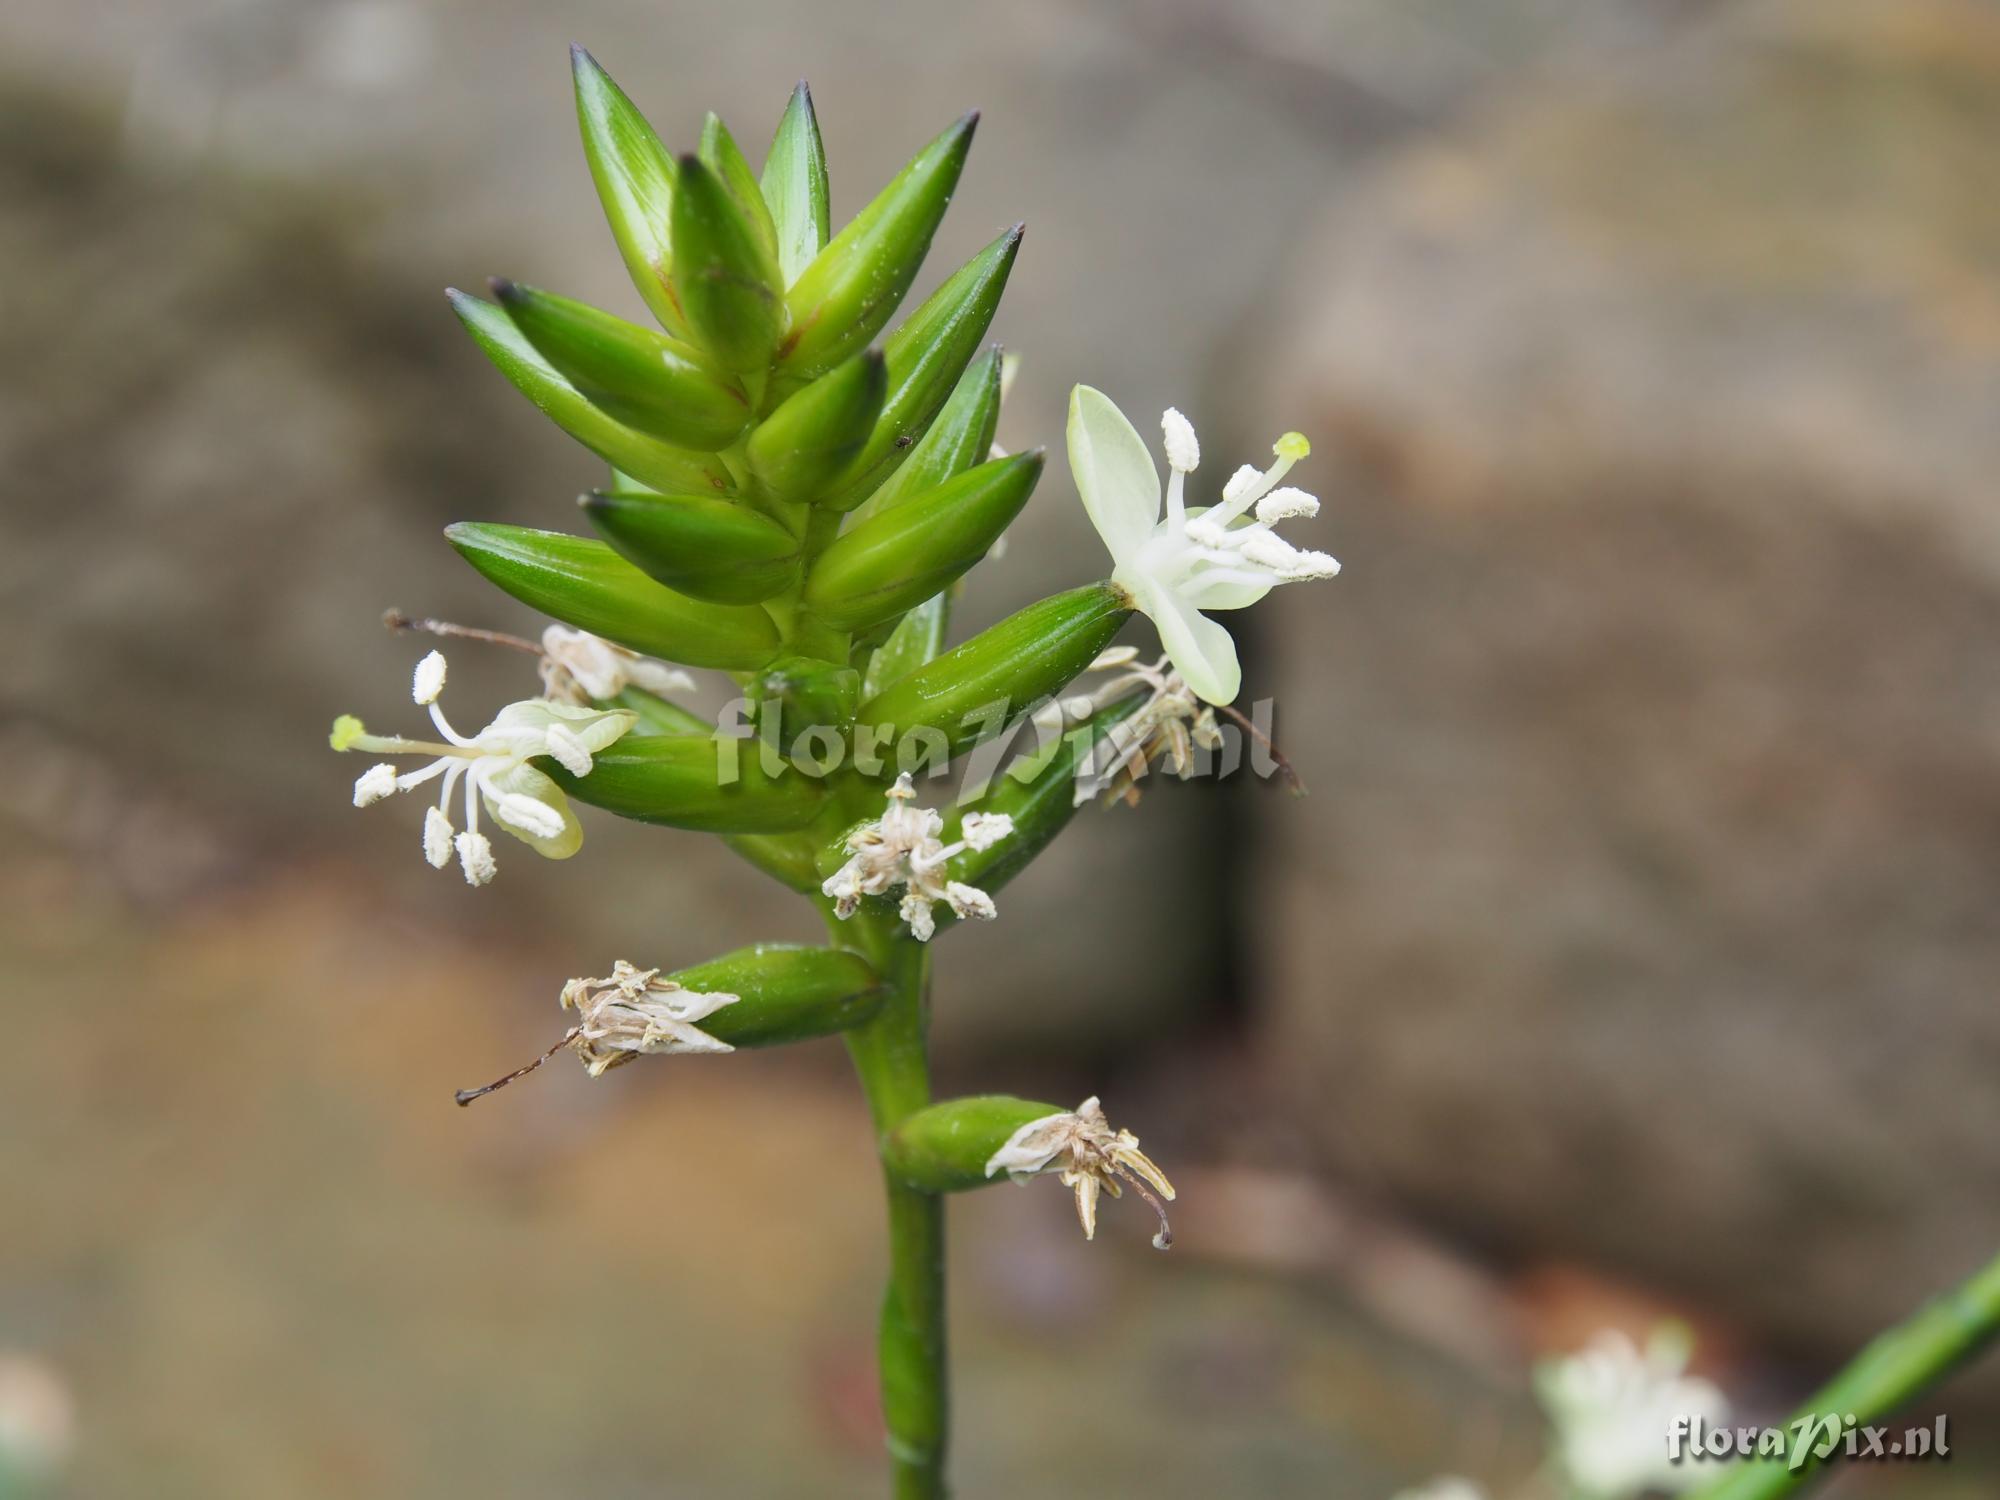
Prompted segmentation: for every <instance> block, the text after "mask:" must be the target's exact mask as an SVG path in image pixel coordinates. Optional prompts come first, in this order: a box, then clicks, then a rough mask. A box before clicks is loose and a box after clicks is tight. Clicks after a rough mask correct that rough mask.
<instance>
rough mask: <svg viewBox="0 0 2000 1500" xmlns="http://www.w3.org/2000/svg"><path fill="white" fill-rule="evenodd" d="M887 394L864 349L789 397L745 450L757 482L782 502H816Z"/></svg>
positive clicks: (882, 371)
mask: <svg viewBox="0 0 2000 1500" xmlns="http://www.w3.org/2000/svg"><path fill="white" fill-rule="evenodd" d="M888 389H889V377H888V371H887V369H886V367H885V365H884V363H883V358H882V355H881V353H880V352H879V351H877V350H874V349H865V350H863V351H862V352H861V353H860V354H857V355H856V356H855V357H854V358H853V359H850V360H849V361H848V362H847V363H846V364H844V365H841V366H839V367H838V368H837V369H834V370H830V371H828V372H827V373H826V374H824V375H822V376H820V378H819V379H817V380H815V381H814V382H813V383H812V384H811V385H809V386H807V387H806V388H805V389H804V390H801V391H797V392H795V393H794V394H793V395H791V396H790V397H788V398H787V399H786V400H785V402H784V403H783V404H782V405H781V406H779V407H778V409H777V410H776V411H774V412H772V413H771V415H770V416H768V417H766V418H765V419H764V420H763V421H762V422H760V423H758V424H757V430H756V431H755V432H753V433H751V434H750V441H749V442H748V443H746V444H745V445H744V456H745V457H746V458H747V459H748V460H749V462H750V472H751V474H752V475H754V476H755V477H756V480H757V483H758V484H759V485H761V486H762V487H763V488H764V489H765V490H766V491H767V492H768V493H770V494H772V495H775V496H777V497H778V498H779V499H781V500H792V501H801V500H803V501H811V500H817V499H819V498H820V497H821V496H822V495H823V494H824V493H825V492H826V488H827V486H828V484H829V482H830V481H831V480H832V479H833V477H834V476H835V475H836V474H838V473H840V472H841V471H842V470H843V469H845V468H847V467H848V465H850V464H851V463H853V462H854V460H855V457H856V456H857V455H858V454H859V453H860V452H861V448H862V445H863V444H864V443H866V442H867V441H868V437H869V434H870V433H872V432H873V431H874V430H875V425H876V422H877V419H878V418H879V417H880V416H881V414H882V401H883V398H884V396H886V395H887V393H888Z"/></svg>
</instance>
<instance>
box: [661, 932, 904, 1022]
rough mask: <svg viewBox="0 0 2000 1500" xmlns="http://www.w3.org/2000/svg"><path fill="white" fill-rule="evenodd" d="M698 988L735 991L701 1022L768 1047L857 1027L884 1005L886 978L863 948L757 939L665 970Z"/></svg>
mask: <svg viewBox="0 0 2000 1500" xmlns="http://www.w3.org/2000/svg"><path fill="white" fill-rule="evenodd" d="M666 977H667V978H668V979H671V980H673V981H674V982H675V983H676V984H679V985H680V986H681V987H682V988H684V989H688V990H693V991H696V992H697V993H700V994H711V995H712V994H715V993H718V992H720V993H723V994H728V995H734V996H736V1003H735V1004H734V1005H725V1006H723V1007H722V1009H720V1010H718V1011H714V1012H712V1013H711V1014H710V1015H709V1016H708V1017H706V1018H705V1019H704V1020H703V1021H702V1023H701V1029H702V1030H703V1031H706V1032H707V1033H708V1034H709V1035H710V1036H712V1037H714V1038H716V1040H718V1041H723V1042H727V1043H729V1045H730V1046H732V1047H769V1046H773V1045H776V1044H778V1043H782V1042H798V1041H804V1040H806V1039H807V1038H809V1037H816V1036H827V1035H830V1034H831V1033H833V1032H836V1031H845V1030H847V1029H848V1028H849V1027H850V1026H858V1025H860V1024H861V1023H862V1022H863V1021H866V1020H868V1019H869V1018H870V1017H872V1016H873V1015H874V1014H875V1013H876V1012H877V1011H879V1010H880V1009H881V1008H882V1001H883V998H884V995H885V993H886V992H885V990H884V989H883V986H882V981H881V979H880V977H879V976H877V974H876V973H875V970H874V969H873V968H872V967H871V966H870V965H869V963H868V960H866V959H865V958H863V957H861V955H860V954H858V953H847V952H843V951H841V950H839V949H834V948H806V947H800V946H796V945H794V944H791V943H758V944H756V945H755V946H754V947H749V948H739V949H737V950H736V952H734V953H725V954H724V955H723V956H722V957H720V958H714V959H710V960H709V961H708V962H707V963H703V964H696V965H694V966H693V967H692V968H687V969H676V970H675V971H674V972H673V973H672V974H669V975H667V976H666Z"/></svg>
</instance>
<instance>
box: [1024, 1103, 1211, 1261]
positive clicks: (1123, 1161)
mask: <svg viewBox="0 0 2000 1500" xmlns="http://www.w3.org/2000/svg"><path fill="white" fill-rule="evenodd" d="M1000 1172H1005V1173H1006V1174H1007V1175H1008V1176H1009V1177H1011V1178H1012V1179H1013V1180H1014V1181H1015V1182H1026V1181H1028V1180H1029V1179H1030V1178H1032V1177H1035V1176H1038V1175H1039V1174H1041V1173H1044V1172H1054V1173H1056V1174H1057V1178H1058V1180H1059V1181H1060V1182H1061V1183H1062V1185H1063V1186H1064V1187H1066V1188H1069V1189H1071V1190H1072V1191H1073V1192H1074V1193H1075V1194H1076V1217H1077V1222H1079V1223H1080V1224H1082V1225H1083V1237H1084V1238H1085V1239H1087V1240H1090V1239H1096V1238H1097V1195H1098V1194H1099V1193H1100V1192H1107V1193H1109V1194H1111V1196H1112V1197H1114V1198H1120V1197H1123V1196H1124V1188H1123V1186H1121V1179H1122V1181H1123V1182H1125V1183H1130V1184H1131V1186H1132V1187H1133V1188H1134V1189H1135V1190H1136V1191H1137V1192H1138V1194H1139V1196H1140V1197H1142V1198H1144V1199H1145V1200H1146V1201H1147V1202H1148V1203H1150V1204H1152V1206H1153V1211H1154V1212H1155V1213H1157V1214H1158V1215H1159V1216H1160V1228H1159V1232H1158V1233H1156V1234H1155V1235H1154V1236H1153V1246H1154V1248H1155V1249H1159V1250H1164V1249H1166V1248H1167V1246H1169V1245H1171V1244H1172V1243H1173V1242H1174V1233H1173V1230H1172V1229H1171V1228H1170V1227H1169V1226H1168V1224H1167V1210H1166V1204H1164V1203H1162V1202H1161V1201H1160V1200H1161V1199H1162V1198H1164V1199H1166V1200H1167V1202H1168V1203H1171V1202H1172V1201H1173V1197H1174V1185H1173V1184H1172V1183H1171V1182H1169V1181H1167V1174H1166V1173H1164V1172H1162V1171H1161V1170H1160V1169H1159V1168H1158V1167H1156V1166H1154V1165H1153V1163H1152V1161H1151V1160H1150V1159H1149V1158H1148V1157H1147V1156H1146V1154H1145V1152H1143V1151H1141V1150H1140V1149H1139V1138H1138V1137H1137V1136H1136V1135H1134V1134H1132V1132H1131V1131H1129V1130H1120V1131H1118V1132H1116V1133H1115V1134H1114V1133H1113V1131H1112V1129H1111V1124H1110V1122H1109V1121H1108V1120H1106V1119H1105V1118H1104V1109H1103V1106H1101V1105H1100V1104H1099V1103H1098V1102H1097V1099H1096V1097H1095V1096H1092V1097H1091V1098H1089V1099H1086V1100H1084V1101H1083V1103H1081V1104H1079V1105H1078V1106H1077V1107H1076V1109H1075V1110H1074V1111H1071V1112H1068V1113H1063V1114H1054V1115H1044V1116H1042V1118H1040V1119H1039V1120H1030V1121H1029V1122H1028V1123H1027V1124H1025V1125H1023V1126H1022V1127H1021V1128H1020V1129H1019V1130H1017V1131H1015V1132H1014V1133H1013V1134H1012V1135H1011V1136H1009V1137H1008V1138H1007V1144H1006V1145H1004V1146H1002V1147H1001V1148H1000V1149H999V1150H998V1151H996V1152H994V1153H993V1155H992V1157H991V1158H990V1159H989V1160H988V1161H987V1163H986V1175H987V1176H988V1177H992V1176H995V1175H997V1174H998V1173H1000Z"/></svg>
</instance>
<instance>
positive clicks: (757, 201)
mask: <svg viewBox="0 0 2000 1500" xmlns="http://www.w3.org/2000/svg"><path fill="white" fill-rule="evenodd" d="M695 154H696V155H697V156H699V157H700V158H701V160H702V165H703V166H705V167H707V168H708V169H709V171H711V172H713V173H714V174H715V175H716V176H717V177H718V178H719V179H721V182H722V185H723V186H724V187H726V188H728V189H729V196H730V197H731V198H734V199H735V200H736V206H737V207H738V208H740V209H742V210H743V217H744V219H745V220H746V221H747V222H748V223H749V225H750V228H751V229H752V230H753V231H754V232H755V233H756V236H757V239H758V242H759V243H761V244H762V245H763V247H764V250H765V253H766V254H768V255H769V256H770V257H771V259H772V261H773V262H774V263H775V262H776V260H777V257H778V231H777V228H776V226H775V225H774V224H773V223H772V220H771V207H770V205H769V204H768V203H766V202H765V201H764V189H763V188H762V186H761V185H759V183H758V181H757V174H756V173H755V172H754V171H752V170H751V167H750V163H749V161H748V160H747V159H746V158H745V157H744V155H743V148H742V147H741V146H739V145H737V144H736V137H735V136H733V135H731V134H730V133H729V127H728V126H727V125H725V124H723V123H722V116H721V115H718V114H717V113H715V111H714V110H710V111H709V112H708V116H707V118H706V119H704V120H703V121H702V122H701V144H700V145H699V146H698V147H696V149H695ZM780 269H781V270H782V267H781V268H780ZM778 289H779V290H780V291H782V290H784V280H783V277H782V276H781V277H780V278H779V281H778Z"/></svg>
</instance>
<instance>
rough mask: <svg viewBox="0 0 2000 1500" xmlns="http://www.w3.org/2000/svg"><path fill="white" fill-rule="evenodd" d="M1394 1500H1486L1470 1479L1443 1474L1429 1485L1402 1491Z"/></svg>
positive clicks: (1483, 1492)
mask: <svg viewBox="0 0 2000 1500" xmlns="http://www.w3.org/2000/svg"><path fill="white" fill-rule="evenodd" d="M1395 1500H1486V1492H1485V1491H1484V1490H1482V1489H1481V1488H1480V1487H1479V1486H1478V1485H1476V1484H1474V1483H1473V1482H1472V1481H1471V1480H1470V1479H1460V1478H1459V1477H1458V1476H1457V1475H1456V1474H1445V1475H1442V1476H1440V1477H1439V1478H1437V1479H1433V1480H1432V1481H1431V1482H1430V1483H1429V1484H1420V1485H1418V1486H1417V1487H1416V1488H1415V1489H1413V1490H1404V1491H1403V1492H1402V1493H1401V1494H1399V1495H1397V1496H1396V1497H1395Z"/></svg>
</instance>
